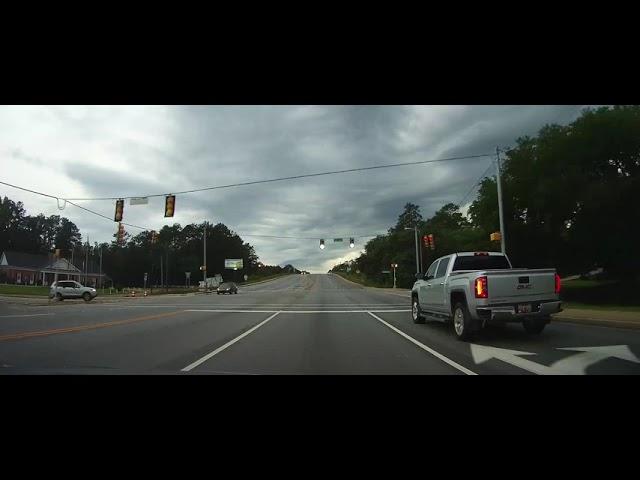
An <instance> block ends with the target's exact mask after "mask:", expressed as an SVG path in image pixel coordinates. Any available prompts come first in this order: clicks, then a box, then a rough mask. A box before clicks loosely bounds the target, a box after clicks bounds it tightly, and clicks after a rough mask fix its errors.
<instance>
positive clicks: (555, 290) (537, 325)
mask: <svg viewBox="0 0 640 480" xmlns="http://www.w3.org/2000/svg"><path fill="white" fill-rule="evenodd" d="M416 277H417V278H416V282H415V284H414V285H413V288H412V290H411V316H412V318H413V321H414V323H424V321H425V319H426V318H429V319H434V320H441V321H444V322H447V323H449V322H453V326H454V330H455V333H456V336H457V337H458V338H459V339H460V340H467V339H469V338H470V337H471V336H472V335H473V334H474V333H475V332H477V331H479V330H481V329H482V328H483V327H485V326H486V325H487V324H504V323H506V322H521V323H522V324H523V326H524V329H525V330H526V331H527V332H528V333H541V332H542V331H543V330H544V328H545V326H546V325H547V324H548V323H549V322H550V321H551V314H552V313H558V312H561V311H562V308H561V302H560V295H559V294H560V277H559V276H558V274H557V273H556V271H555V269H536V270H529V269H514V268H512V266H511V262H510V261H509V259H508V257H507V256H506V255H503V254H502V253H500V252H462V253H455V254H452V255H447V256H445V257H441V258H438V259H437V260H436V261H434V262H433V263H432V264H431V266H430V267H429V269H428V270H427V273H425V274H424V276H422V275H421V274H417V275H416Z"/></svg>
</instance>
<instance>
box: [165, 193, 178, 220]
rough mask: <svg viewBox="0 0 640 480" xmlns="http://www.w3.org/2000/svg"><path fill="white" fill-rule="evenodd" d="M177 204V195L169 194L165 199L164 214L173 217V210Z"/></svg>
mask: <svg viewBox="0 0 640 480" xmlns="http://www.w3.org/2000/svg"><path fill="white" fill-rule="evenodd" d="M175 206H176V196H175V195H167V196H166V198H165V199H164V216H165V217H173V211H174V210H175Z"/></svg>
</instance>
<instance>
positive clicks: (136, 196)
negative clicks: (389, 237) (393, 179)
mask: <svg viewBox="0 0 640 480" xmlns="http://www.w3.org/2000/svg"><path fill="white" fill-rule="evenodd" d="M492 155H493V154H482V155H466V156H462V157H449V158H438V159H432V160H420V161H416V162H404V163H389V164H386V165H375V166H373V167H360V168H349V169H346V170H334V171H330V172H321V173H308V174H305V175H292V176H289V177H280V178H271V179H268V180H255V181H251V182H240V183H230V184H227V185H217V186H214V187H203V188H194V189H192V190H183V191H179V192H176V191H171V192H167V193H154V194H151V195H131V196H120V197H97V198H68V199H67V200H75V201H78V202H79V201H101V200H119V199H127V198H138V197H146V198H153V197H164V196H167V195H184V194H187V193H195V192H204V191H207V190H218V189H222V188H232V187H242V186H246V185H257V184H260V183H273V182H282V181H284V180H296V179H300V178H310V177H321V176H326V175H338V174H341V173H350V172H364V171H368V170H376V169H381V168H392V167H404V166H408V165H422V164H426V163H437V162H451V161H454V160H467V159H471V158H482V157H490V156H492Z"/></svg>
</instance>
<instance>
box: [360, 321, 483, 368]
mask: <svg viewBox="0 0 640 480" xmlns="http://www.w3.org/2000/svg"><path fill="white" fill-rule="evenodd" d="M367 313H368V314H369V315H371V316H372V317H373V318H375V319H376V320H378V321H380V322H382V324H383V325H386V326H387V327H389V328H390V329H391V330H393V331H394V332H396V333H397V334H398V335H401V336H403V337H404V338H406V339H407V340H409V341H410V342H411V343H413V344H415V345H417V346H418V347H420V348H422V349H423V350H426V351H427V352H429V353H430V354H431V355H433V356H434V357H436V358H439V359H440V360H442V361H443V362H445V363H447V364H449V365H451V366H452V367H453V368H456V369H458V370H460V371H461V372H462V373H465V374H467V375H477V373H476V372H472V371H471V370H469V369H468V368H465V367H463V366H462V365H460V364H459V363H457V362H454V361H453V360H451V359H450V358H447V357H445V356H444V355H442V354H441V353H438V352H436V351H435V350H434V349H433V348H430V347H427V346H426V345H425V344H424V343H421V342H419V341H418V340H416V339H415V338H413V337H410V336H409V335H407V334H406V333H404V332H403V331H401V330H398V329H397V328H396V327H394V326H393V325H391V324H389V323H387V322H385V321H384V320H383V319H381V318H380V317H379V316H377V315H375V314H374V313H373V312H367Z"/></svg>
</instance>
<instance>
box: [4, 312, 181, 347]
mask: <svg viewBox="0 0 640 480" xmlns="http://www.w3.org/2000/svg"><path fill="white" fill-rule="evenodd" d="M178 313H182V310H181V311H177V312H168V313H158V314H156V315H146V316H144V317H136V318H129V319H126V320H118V321H115V322H105V323H96V324H94V325H79V326H77V327H66V328H55V329H52V330H39V331H33V332H22V333H11V334H8V335H0V342H3V341H6V340H24V339H27V338H34V337H45V336H49V335H58V334H61V333H73V332H82V331H85V330H97V329H99V328H107V327H115V326H118V325H128V324H130V323H136V322H143V321H145V320H153V319H157V318H164V317H170V316H172V315H177V314H178Z"/></svg>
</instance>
